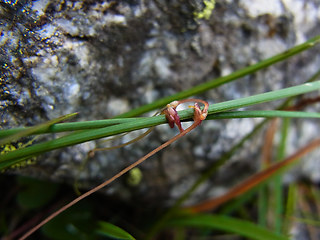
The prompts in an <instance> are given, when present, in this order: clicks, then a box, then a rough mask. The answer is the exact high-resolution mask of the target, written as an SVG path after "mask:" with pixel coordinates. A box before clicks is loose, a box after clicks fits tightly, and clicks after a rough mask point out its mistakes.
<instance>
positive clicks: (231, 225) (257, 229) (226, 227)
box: [167, 214, 288, 240]
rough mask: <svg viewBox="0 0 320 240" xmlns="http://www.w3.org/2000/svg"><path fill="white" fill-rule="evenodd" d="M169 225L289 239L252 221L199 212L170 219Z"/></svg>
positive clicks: (261, 238)
mask: <svg viewBox="0 0 320 240" xmlns="http://www.w3.org/2000/svg"><path fill="white" fill-rule="evenodd" d="M167 226H170V227H171V226H173V227H194V228H209V229H212V230H222V231H226V232H229V233H235V234H238V235H239V236H242V237H247V238H250V239H257V240H270V239H272V240H288V238H287V237H286V236H283V235H280V234H276V233H274V232H272V231H269V230H268V229H266V228H263V227H261V226H258V225H256V224H254V223H252V222H248V221H245V220H241V219H236V218H231V217H227V216H219V215H208V214H197V215H191V216H183V217H181V218H176V219H172V220H169V221H168V222H167Z"/></svg>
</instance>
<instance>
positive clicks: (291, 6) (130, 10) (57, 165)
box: [0, 0, 320, 204]
mask: <svg viewBox="0 0 320 240" xmlns="http://www.w3.org/2000/svg"><path fill="white" fill-rule="evenodd" d="M216 2H217V3H216V6H215V9H214V11H213V12H212V14H211V16H207V17H206V18H208V19H205V18H203V19H199V18H198V17H196V16H199V15H198V14H197V13H201V12H202V11H204V10H205V8H206V6H205V4H204V3H203V2H202V1H200V0H199V1H196V0H188V1H178V0H175V1H169V0H150V1H143V0H132V1H91V0H87V1H68V0H67V1H59V0H43V1H34V2H31V1H5V2H3V1H2V2H1V3H0V15H1V20H0V23H1V24H0V30H1V36H0V46H1V48H0V64H1V72H0V74H1V89H0V91H1V105H0V107H1V125H2V127H3V128H8V127H13V126H21V125H32V124H36V123H40V122H43V121H45V120H48V119H52V118H55V117H58V116H61V115H64V114H67V113H72V112H79V116H78V118H77V120H78V121H81V120H92V119H103V118H110V117H112V116H115V115H117V114H120V113H123V112H125V111H128V110H130V109H132V108H135V107H138V106H140V105H143V104H146V103H150V102H152V101H154V100H156V99H158V98H161V97H164V96H168V95H171V94H173V93H176V92H178V91H181V90H184V89H187V88H190V87H192V86H195V85H197V84H199V83H203V82H205V81H208V80H211V79H213V78H217V77H219V76H222V75H226V74H229V73H231V72H232V71H235V70H237V69H240V68H242V67H245V66H247V65H250V64H253V63H256V62H258V61H260V60H262V59H265V58H268V57H270V56H272V55H274V54H277V53H280V52H281V51H284V50H286V49H288V48H290V47H292V46H294V45H296V44H299V43H302V42H304V41H305V40H307V39H309V38H311V37H313V36H315V35H317V34H320V3H319V1H315V0H314V1H311V0H310V1H300V0H282V1H281V0H274V1H266V0H264V1H259V4H258V3H257V2H258V1H250V0H239V1H216ZM319 51H320V49H319V47H315V48H313V49H312V50H311V51H308V52H305V53H303V54H301V55H299V56H296V57H294V58H292V59H290V60H289V61H285V62H283V63H279V64H277V65H275V66H272V67H270V68H268V69H266V70H263V71H260V72H258V73H256V74H254V75H251V76H248V77H245V78H242V79H239V80H238V81H236V82H234V83H231V84H228V85H225V86H222V87H220V88H218V89H216V90H211V91H208V92H206V93H205V94H203V95H201V96H199V97H201V98H202V99H205V100H207V101H208V102H209V103H211V104H214V103H216V102H220V101H225V100H231V99H236V98H240V97H245V96H249V95H253V94H258V93H262V92H266V91H271V90H276V89H280V88H284V87H288V86H293V85H296V84H300V83H303V82H304V81H306V80H307V79H308V78H309V77H310V76H311V75H312V74H314V73H315V72H316V71H317V70H318V67H319V66H320V55H319ZM274 106H276V104H275V103H270V104H264V105H260V106H257V107H256V108H257V109H270V108H272V107H274ZM259 121H260V120H258V119H241V120H219V121H207V122H204V123H203V124H202V125H201V127H199V128H197V129H196V130H195V131H194V132H193V133H191V134H189V135H188V136H186V137H184V139H181V140H180V141H179V142H177V143H175V144H173V145H172V146H170V147H169V148H167V149H166V150H163V151H162V152H160V153H159V154H157V155H156V156H154V157H152V158H151V159H149V160H148V161H147V162H145V163H144V164H143V165H141V166H140V169H141V171H142V182H141V183H140V184H138V185H137V186H135V187H130V186H128V184H127V181H126V177H123V178H122V179H121V180H120V181H117V182H116V183H114V184H112V186H110V187H109V188H108V189H106V192H108V193H110V194H111V193H116V194H119V195H121V197H122V198H130V197H132V196H137V197H138V198H141V199H151V198H157V199H164V200H167V201H170V199H174V198H176V197H177V196H179V195H180V194H181V193H183V192H184V191H185V189H186V187H187V186H190V184H191V183H192V182H193V181H194V180H195V179H196V178H197V177H198V176H199V175H200V174H201V172H202V171H203V170H204V169H206V168H207V166H209V165H210V164H212V163H213V162H214V161H216V160H217V159H219V157H220V156H221V154H222V153H224V152H225V151H227V150H228V149H229V148H230V147H231V146H232V145H233V144H235V143H237V141H238V140H239V139H241V137H243V136H244V135H245V134H246V133H248V132H249V131H250V130H251V129H252V128H253V127H254V125H255V124H256V123H258V122H259ZM294 123H295V125H293V127H292V129H291V131H290V134H289V136H290V142H291V145H290V146H289V152H288V153H292V152H293V151H294V150H295V149H297V148H298V147H299V146H302V145H304V144H305V143H307V142H308V140H309V139H312V138H314V137H315V136H317V135H318V133H319V128H318V126H317V125H318V122H316V121H311V120H299V121H294ZM176 133H177V131H174V130H171V129H170V128H169V127H168V126H160V127H158V128H156V130H155V131H154V132H153V133H152V134H151V135H150V136H148V137H147V139H145V140H142V141H140V142H139V143H136V144H134V145H131V146H128V147H125V148H123V149H119V150H114V151H110V152H100V153H97V154H96V156H95V158H93V159H90V161H88V162H87V163H86V165H84V166H83V164H82V162H83V161H84V160H85V159H86V154H87V152H88V151H89V150H90V149H92V148H94V147H95V146H103V144H102V143H97V144H96V143H93V142H92V143H85V144H81V145H79V146H74V147H69V148H67V149H63V150H60V151H54V152H51V153H49V154H45V156H43V157H39V161H38V164H37V165H35V166H30V167H28V168H26V169H23V170H22V172H23V173H24V174H29V175H33V176H38V177H43V178H50V179H52V180H54V181H66V182H69V183H73V182H74V180H75V179H78V180H79V181H80V182H81V183H83V184H85V185H86V186H93V185H95V184H97V183H98V182H101V181H102V180H103V179H106V178H108V177H110V176H112V175H114V174H115V173H116V172H117V171H119V170H121V169H122V168H123V167H124V166H127V165H128V164H129V163H132V162H134V161H136V160H137V159H138V158H139V157H141V156H143V155H144V154H146V153H147V152H149V151H150V150H152V149H153V148H155V147H157V146H159V145H160V144H161V143H162V142H164V141H166V140H167V139H169V138H170V137H172V136H173V135H175V134H176ZM136 135H137V134H135V135H134V136H136ZM262 143H263V139H262V138H261V136H260V137H257V138H255V139H254V141H253V142H251V143H250V144H248V145H247V146H246V148H243V149H242V151H240V152H238V153H237V154H236V156H234V157H233V158H232V159H231V161H229V163H228V164H226V166H224V167H223V169H221V172H220V173H219V174H217V175H216V177H215V178H214V179H212V181H213V182H214V183H207V184H206V185H205V186H203V187H202V188H201V189H199V191H198V193H197V195H196V196H195V200H196V199H197V198H199V197H200V198H206V197H207V196H208V195H212V194H215V193H218V192H219V190H221V189H222V190H223V187H225V186H229V185H232V184H234V183H236V182H238V181H240V179H242V177H244V176H247V175H248V174H250V173H252V172H253V171H255V170H256V168H257V163H258V162H259V160H260V159H259V156H260V152H261V145H262ZM318 154H319V152H318ZM301 166H302V167H301V168H300V171H297V172H296V173H295V175H291V176H295V177H299V176H304V175H305V176H307V177H308V178H310V179H311V180H313V181H319V180H320V164H319V160H318V158H317V154H316V153H315V154H313V155H311V156H309V157H308V158H306V159H304V161H303V162H302V165H301ZM213 184H215V186H216V187H214V188H213V187H212V186H213ZM221 187H222V188H221ZM160 202H161V201H157V203H160ZM161 204H163V202H161Z"/></svg>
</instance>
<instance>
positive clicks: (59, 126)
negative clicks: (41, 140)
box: [0, 118, 142, 139]
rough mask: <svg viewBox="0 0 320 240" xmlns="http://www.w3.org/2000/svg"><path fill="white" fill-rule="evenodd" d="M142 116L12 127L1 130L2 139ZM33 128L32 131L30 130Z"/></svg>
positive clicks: (112, 122) (133, 119)
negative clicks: (15, 135) (43, 125)
mask: <svg viewBox="0 0 320 240" xmlns="http://www.w3.org/2000/svg"><path fill="white" fill-rule="evenodd" d="M138 119H142V118H114V119H102V120H94V121H83V122H68V123H57V124H54V125H50V126H48V127H43V128H40V127H39V128H38V129H34V128H35V127H38V126H35V127H23V128H12V129H6V130H0V139H1V138H4V137H8V136H11V135H14V134H18V133H20V132H24V134H26V133H27V135H31V134H44V133H58V132H67V131H77V130H88V129H95V128H102V127H108V126H111V125H115V124H120V123H128V122H132V121H135V120H138ZM30 130H32V131H30Z"/></svg>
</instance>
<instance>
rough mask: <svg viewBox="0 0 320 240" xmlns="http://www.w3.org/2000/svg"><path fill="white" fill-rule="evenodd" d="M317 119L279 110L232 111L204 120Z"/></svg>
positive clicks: (309, 114)
mask: <svg viewBox="0 0 320 240" xmlns="http://www.w3.org/2000/svg"><path fill="white" fill-rule="evenodd" d="M275 117H279V118H319V117H320V113H313V112H298V111H280V110H267V111H266V110H263V111H262V110H255V111H232V112H222V113H216V114H210V115H208V116H207V118H206V120H215V119H227V118H275Z"/></svg>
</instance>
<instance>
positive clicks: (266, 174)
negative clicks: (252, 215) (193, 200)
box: [186, 138, 320, 213]
mask: <svg viewBox="0 0 320 240" xmlns="http://www.w3.org/2000/svg"><path fill="white" fill-rule="evenodd" d="M318 146H320V138H319V139H316V140H313V141H312V142H310V143H309V144H307V145H306V146H305V147H303V148H301V149H300V150H299V151H297V152H296V153H294V154H293V155H291V156H289V157H288V158H286V159H285V160H283V161H281V162H279V163H276V164H273V165H272V166H270V167H269V168H267V169H266V170H263V171H261V172H259V173H257V174H255V175H253V176H252V177H250V178H248V179H247V180H245V181H244V182H242V183H240V184H239V185H237V186H235V187H234V188H232V189H231V190H229V191H228V192H227V193H226V194H224V195H222V196H220V197H217V198H214V199H211V200H208V201H205V202H202V203H200V204H197V205H194V206H191V207H187V208H186V210H187V211H190V212H194V213H198V212H205V211H210V210H213V209H215V208H217V207H219V206H220V205H221V204H223V203H225V202H227V201H229V200H231V199H233V198H235V197H237V196H239V195H241V194H243V193H245V192H247V191H248V190H250V189H252V188H253V187H255V186H257V185H258V184H260V183H262V182H263V181H264V180H266V179H268V178H270V177H271V176H272V175H274V174H276V173H277V172H278V171H279V170H281V169H282V168H284V167H287V166H288V165H290V164H292V163H293V162H295V161H296V160H298V159H299V158H301V157H303V156H304V155H306V154H307V153H309V152H311V151H312V150H314V149H315V148H316V147H318Z"/></svg>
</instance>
